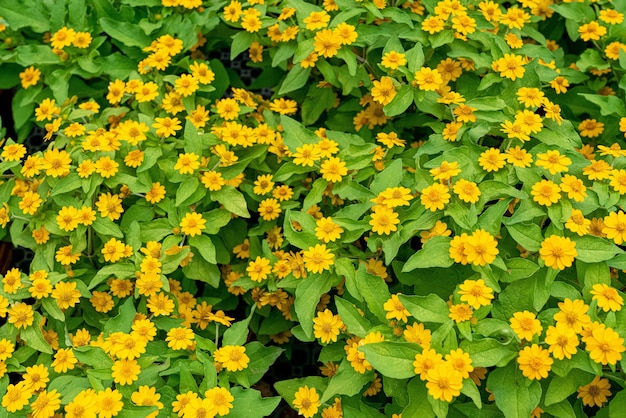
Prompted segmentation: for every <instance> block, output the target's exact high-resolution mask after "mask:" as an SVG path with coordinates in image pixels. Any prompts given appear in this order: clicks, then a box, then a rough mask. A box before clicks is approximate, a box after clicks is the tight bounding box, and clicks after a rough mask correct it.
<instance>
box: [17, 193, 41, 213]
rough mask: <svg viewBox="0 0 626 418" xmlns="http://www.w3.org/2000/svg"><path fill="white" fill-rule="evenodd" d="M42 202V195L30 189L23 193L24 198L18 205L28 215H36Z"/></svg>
mask: <svg viewBox="0 0 626 418" xmlns="http://www.w3.org/2000/svg"><path fill="white" fill-rule="evenodd" d="M41 203H42V200H41V196H39V194H38V193H35V192H31V191H28V192H25V193H24V194H23V195H22V199H21V200H20V202H19V203H18V207H19V208H20V209H21V210H22V212H24V213H25V214H26V215H34V214H35V213H37V209H39V206H41Z"/></svg>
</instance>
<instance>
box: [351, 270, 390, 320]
mask: <svg viewBox="0 0 626 418" xmlns="http://www.w3.org/2000/svg"><path fill="white" fill-rule="evenodd" d="M356 282H357V287H358V290H359V293H360V294H361V296H363V299H365V303H367V307H368V308H369V310H370V312H372V313H373V314H374V315H376V317H377V318H378V319H379V320H380V321H381V322H382V323H383V324H386V323H387V319H386V316H387V312H385V309H384V308H383V305H384V304H385V302H387V301H388V300H389V299H390V298H391V294H390V293H389V288H388V287H387V283H385V281H384V280H383V279H381V278H380V277H378V276H374V275H373V274H370V273H368V272H367V268H366V267H365V264H363V263H359V269H358V270H357V273H356Z"/></svg>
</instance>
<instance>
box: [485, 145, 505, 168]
mask: <svg viewBox="0 0 626 418" xmlns="http://www.w3.org/2000/svg"><path fill="white" fill-rule="evenodd" d="M478 164H480V167H481V168H482V169H483V170H485V171H487V172H492V171H499V170H500V169H501V168H502V167H504V166H505V165H506V155H505V154H502V153H501V152H500V150H499V149H497V148H489V149H488V150H486V151H484V152H482V153H481V154H480V157H479V158H478Z"/></svg>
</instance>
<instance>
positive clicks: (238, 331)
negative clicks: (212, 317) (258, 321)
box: [222, 305, 256, 345]
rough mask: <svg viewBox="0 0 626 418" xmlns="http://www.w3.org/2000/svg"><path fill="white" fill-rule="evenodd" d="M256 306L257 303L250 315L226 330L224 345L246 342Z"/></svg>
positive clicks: (223, 338) (223, 339)
mask: <svg viewBox="0 0 626 418" xmlns="http://www.w3.org/2000/svg"><path fill="white" fill-rule="evenodd" d="M255 308H256V305H252V309H251V310H250V315H248V317H247V318H246V319H244V320H242V321H237V322H235V323H234V324H233V325H232V326H231V327H230V328H228V329H227V330H226V331H225V332H224V336H223V337H222V344H223V345H243V344H244V343H245V342H246V340H247V339H248V333H249V330H248V325H250V320H251V319H252V315H254V309H255Z"/></svg>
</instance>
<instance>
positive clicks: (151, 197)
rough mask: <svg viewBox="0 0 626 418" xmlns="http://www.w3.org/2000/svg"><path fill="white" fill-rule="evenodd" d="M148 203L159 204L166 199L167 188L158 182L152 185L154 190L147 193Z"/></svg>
mask: <svg viewBox="0 0 626 418" xmlns="http://www.w3.org/2000/svg"><path fill="white" fill-rule="evenodd" d="M145 197H146V201H148V202H149V203H158V202H160V201H161V200H163V199H164V198H165V186H163V185H162V184H161V183H159V182H158V181H157V182H155V183H152V188H151V189H150V190H149V191H148V193H146V196H145Z"/></svg>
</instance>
